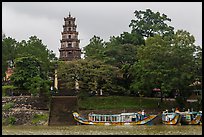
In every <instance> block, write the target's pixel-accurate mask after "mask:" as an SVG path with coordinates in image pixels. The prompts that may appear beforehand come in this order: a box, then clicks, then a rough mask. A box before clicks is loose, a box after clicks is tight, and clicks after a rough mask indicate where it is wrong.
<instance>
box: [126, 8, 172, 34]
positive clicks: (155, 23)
mask: <svg viewBox="0 0 204 137" xmlns="http://www.w3.org/2000/svg"><path fill="white" fill-rule="evenodd" d="M134 14H135V18H136V19H135V20H131V23H130V25H129V26H130V27H132V31H133V32H137V33H139V34H141V35H142V36H143V37H152V36H154V35H156V34H158V35H161V36H164V35H170V34H173V33H174V32H173V29H174V28H173V27H172V26H168V25H167V24H166V23H165V22H166V21H171V19H169V18H168V17H167V15H165V14H162V15H160V13H159V12H156V13H155V12H153V11H152V10H151V9H146V11H141V10H140V11H138V10H135V12H134Z"/></svg>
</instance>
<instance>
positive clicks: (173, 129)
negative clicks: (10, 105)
mask: <svg viewBox="0 0 204 137" xmlns="http://www.w3.org/2000/svg"><path fill="white" fill-rule="evenodd" d="M2 134H3V135H202V126H201V125H194V126H190V125H186V126H183V125H182V126H181V125H178V126H175V125H151V126H150V125H138V126H93V125H77V126H3V127H2Z"/></svg>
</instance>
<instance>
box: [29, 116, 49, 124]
mask: <svg viewBox="0 0 204 137" xmlns="http://www.w3.org/2000/svg"><path fill="white" fill-rule="evenodd" d="M47 120H48V114H35V115H34V116H33V119H32V121H31V123H32V124H37V123H39V122H43V121H47Z"/></svg>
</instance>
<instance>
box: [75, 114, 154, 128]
mask: <svg viewBox="0 0 204 137" xmlns="http://www.w3.org/2000/svg"><path fill="white" fill-rule="evenodd" d="M73 116H74V119H75V120H76V121H77V122H79V123H80V124H84V125H144V124H147V123H149V122H151V121H152V120H153V119H155V118H156V117H157V115H150V116H148V117H146V118H144V119H143V120H140V121H137V122H135V121H132V122H111V121H105V122H98V121H97V122H96V121H89V120H86V119H83V118H81V117H80V116H79V114H78V113H76V112H74V113H73Z"/></svg>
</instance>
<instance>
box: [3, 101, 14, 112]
mask: <svg viewBox="0 0 204 137" xmlns="http://www.w3.org/2000/svg"><path fill="white" fill-rule="evenodd" d="M13 107H14V103H13V102H9V103H6V104H5V105H4V106H3V108H2V109H3V110H9V109H11V108H13Z"/></svg>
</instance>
